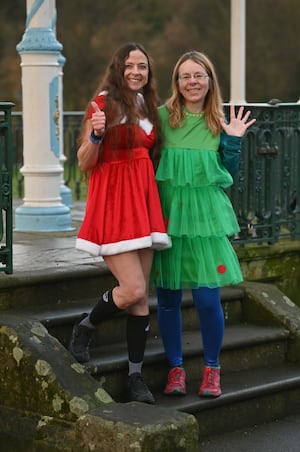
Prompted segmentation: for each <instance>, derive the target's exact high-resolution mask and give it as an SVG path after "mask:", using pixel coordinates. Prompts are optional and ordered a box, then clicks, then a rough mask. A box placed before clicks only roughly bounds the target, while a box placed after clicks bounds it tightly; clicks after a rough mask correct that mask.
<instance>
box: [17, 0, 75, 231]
mask: <svg viewBox="0 0 300 452" xmlns="http://www.w3.org/2000/svg"><path fill="white" fill-rule="evenodd" d="M54 2H55V0H27V20H26V30H25V33H24V35H23V38H22V41H21V42H20V43H19V44H18V45H17V51H18V52H19V54H20V56H21V69H22V96H23V144H24V149H23V158H24V165H23V167H22V168H21V172H22V174H23V176H24V199H23V205H21V206H20V207H18V208H17V209H16V212H15V230H16V231H40V232H55V231H68V230H71V229H73V228H72V225H71V214H70V209H69V207H68V206H66V205H64V204H63V203H62V198H61V194H60V187H61V178H62V173H63V167H62V165H61V148H60V133H61V132H60V124H61V123H60V111H61V108H60V104H59V103H60V102H61V96H60V94H59V89H60V87H59V56H60V54H61V50H62V45H61V44H60V43H59V42H58V41H57V40H56V37H55V34H54V33H53V29H52V20H53V17H52V16H53V11H54V10H55V6H54Z"/></svg>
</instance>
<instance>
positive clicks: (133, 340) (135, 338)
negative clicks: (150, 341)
mask: <svg viewBox="0 0 300 452" xmlns="http://www.w3.org/2000/svg"><path fill="white" fill-rule="evenodd" d="M149 318H150V316H149V315H142V316H135V315H128V317H127V331H126V337H127V349H128V359H129V362H130V363H140V364H141V363H142V362H143V359H144V352H145V346H146V340H147V335H148V331H149ZM140 367H141V366H140ZM129 373H130V372H129Z"/></svg>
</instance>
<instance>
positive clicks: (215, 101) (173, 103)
mask: <svg viewBox="0 0 300 452" xmlns="http://www.w3.org/2000/svg"><path fill="white" fill-rule="evenodd" d="M187 60H192V61H194V62H195V63H197V64H200V66H202V67H203V68H204V69H205V71H206V73H207V74H208V76H209V90H208V93H207V95H206V98H205V101H204V105H203V107H204V115H205V120H206V122H207V125H208V127H209V128H210V130H211V132H212V134H213V135H217V134H218V133H220V131H221V126H220V118H222V117H224V112H223V103H222V96H221V92H220V87H219V83H218V79H217V74H216V72H215V69H214V66H213V64H212V62H211V61H210V59H209V58H208V57H207V56H206V55H205V54H204V53H201V52H197V51H196V50H192V51H190V52H186V53H184V54H183V55H182V56H181V57H180V58H179V60H178V61H177V63H176V64H175V67H174V70H173V74H172V94H171V97H170V98H169V99H168V100H167V101H166V106H167V108H168V110H169V113H170V114H169V123H170V126H171V127H174V128H175V127H179V126H180V125H181V124H182V122H183V121H184V119H185V113H184V110H183V108H182V106H183V104H184V98H183V96H182V94H181V93H180V91H179V87H178V73H179V68H180V66H181V65H182V63H184V62H185V61H187Z"/></svg>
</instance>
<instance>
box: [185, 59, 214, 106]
mask: <svg viewBox="0 0 300 452" xmlns="http://www.w3.org/2000/svg"><path fill="white" fill-rule="evenodd" d="M209 80H210V79H209V76H208V75H207V72H206V70H205V68H204V66H202V65H201V64H198V63H196V62H195V61H193V60H186V61H184V62H183V63H182V64H181V65H180V66H179V68H178V89H179V91H180V94H181V95H182V96H183V98H184V106H185V107H186V108H187V109H188V110H190V111H191V112H200V111H202V110H203V105H204V101H205V97H206V95H207V93H208V90H209Z"/></svg>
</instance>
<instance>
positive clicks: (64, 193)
mask: <svg viewBox="0 0 300 452" xmlns="http://www.w3.org/2000/svg"><path fill="white" fill-rule="evenodd" d="M50 7H51V17H52V20H51V28H52V30H53V33H54V36H56V19H57V13H56V6H55V0H50ZM65 62H66V59H65V57H64V56H63V55H62V54H61V53H60V54H59V57H58V99H59V100H58V105H59V116H58V121H59V150H60V152H59V154H60V158H59V161H60V164H61V166H62V168H63V169H64V164H65V162H66V160H67V158H66V156H65V155H64V109H63V67H64V65H65ZM60 196H61V200H62V203H63V204H65V205H66V206H68V207H72V190H71V189H70V188H69V187H67V186H66V184H65V179H64V171H63V172H62V174H61V180H60Z"/></svg>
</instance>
